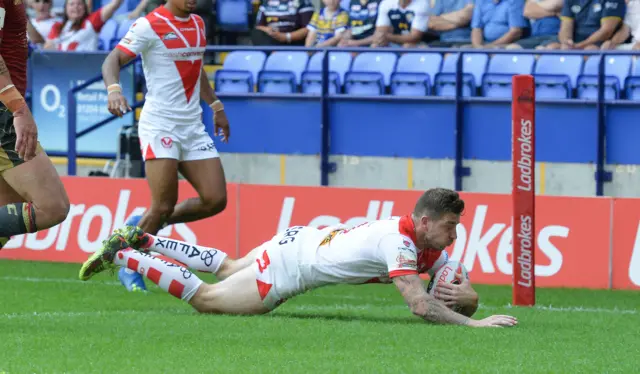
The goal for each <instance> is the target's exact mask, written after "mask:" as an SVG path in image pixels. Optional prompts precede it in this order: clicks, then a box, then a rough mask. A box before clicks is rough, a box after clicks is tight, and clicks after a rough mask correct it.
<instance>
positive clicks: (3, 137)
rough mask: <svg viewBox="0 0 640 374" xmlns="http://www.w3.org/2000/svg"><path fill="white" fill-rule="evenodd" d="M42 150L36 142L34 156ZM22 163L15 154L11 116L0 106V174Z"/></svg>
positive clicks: (14, 134) (14, 133)
mask: <svg viewBox="0 0 640 374" xmlns="http://www.w3.org/2000/svg"><path fill="white" fill-rule="evenodd" d="M42 151H43V149H42V147H41V146H40V142H38V145H37V148H36V154H39V153H40V152H42ZM22 163H24V160H23V159H21V158H20V156H18V153H17V152H16V129H15V127H13V114H11V112H9V111H8V110H7V109H6V108H4V107H3V106H0V173H2V172H4V171H5V170H7V169H11V168H14V167H16V166H18V165H20V164H22Z"/></svg>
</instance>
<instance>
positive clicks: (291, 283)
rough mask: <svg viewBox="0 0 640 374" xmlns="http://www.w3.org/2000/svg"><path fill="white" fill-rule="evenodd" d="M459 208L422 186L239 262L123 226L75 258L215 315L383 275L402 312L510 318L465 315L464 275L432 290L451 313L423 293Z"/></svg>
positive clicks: (249, 310)
mask: <svg viewBox="0 0 640 374" xmlns="http://www.w3.org/2000/svg"><path fill="white" fill-rule="evenodd" d="M463 210H464V202H463V201H462V200H460V198H459V195H458V193H457V192H455V191H451V190H447V189H439V188H438V189H431V190H428V191H426V192H425V193H424V194H423V195H422V196H421V197H420V199H419V200H418V202H417V203H416V206H415V209H414V211H413V213H412V214H409V215H407V216H404V217H401V218H392V219H387V220H378V221H372V222H369V223H365V224H362V225H359V226H356V227H354V228H349V229H347V228H335V227H334V228H325V229H322V230H318V229H316V228H313V227H303V226H297V227H291V228H289V229H287V230H286V231H284V232H281V233H279V234H277V235H276V236H274V237H273V238H272V239H271V240H270V241H267V242H266V243H264V244H262V245H261V246H259V247H257V248H255V249H254V250H253V251H251V252H250V253H249V254H248V255H247V256H245V257H243V258H241V259H239V260H232V259H229V258H228V257H227V255H226V254H225V253H224V252H222V251H219V250H217V249H214V248H204V247H200V246H194V245H190V244H188V243H184V242H178V241H175V240H171V239H166V238H160V237H155V236H153V235H150V234H146V233H144V232H142V230H140V229H139V228H136V227H132V226H130V227H127V228H125V229H124V230H122V231H120V232H116V233H115V234H114V235H113V236H112V237H110V238H109V239H108V240H106V241H105V242H104V245H103V248H101V249H100V250H98V251H97V252H96V253H94V254H93V255H92V256H91V257H90V258H89V259H88V260H87V261H86V262H85V263H84V264H83V266H82V269H81V270H80V279H82V280H88V279H89V278H90V277H91V276H93V275H94V274H97V273H99V272H101V271H103V270H105V269H109V268H112V267H114V266H122V267H128V268H129V269H132V270H135V271H138V272H141V273H144V275H145V276H146V277H147V278H149V279H150V280H151V281H153V282H154V283H156V284H157V285H158V286H160V287H161V288H162V289H164V290H165V291H168V292H169V293H171V294H172V295H173V296H175V297H178V298H180V299H182V300H184V301H186V302H188V303H189V304H191V305H192V306H193V307H194V308H195V309H196V310H197V311H199V312H201V313H224V314H263V313H268V312H269V311H271V310H273V309H275V308H276V307H278V305H280V304H281V303H282V302H284V301H285V300H286V299H289V298H292V297H295V296H296V295H300V294H302V293H304V292H306V291H308V290H312V289H315V288H319V287H322V286H327V285H332V284H364V283H391V282H393V283H394V284H395V285H396V287H397V288H398V290H399V291H400V293H401V294H402V296H403V297H404V299H405V301H406V302H407V304H408V306H409V308H410V309H411V311H412V312H413V313H414V314H415V315H418V316H420V317H422V318H423V319H425V320H427V321H430V322H435V323H445V324H458V325H467V326H473V327H490V326H496V327H497V326H513V325H516V324H517V320H516V319H515V318H514V317H511V316H503V315H495V316H491V317H488V318H485V319H482V320H474V319H471V318H470V317H469V316H470V315H472V314H473V313H474V312H475V309H476V307H477V295H476V294H475V292H474V291H473V290H472V289H471V287H470V286H469V284H468V282H463V284H461V285H448V286H447V287H445V289H446V290H448V291H447V292H442V293H443V294H446V295H447V296H443V298H446V299H448V300H449V301H454V302H455V303H456V304H457V305H458V306H460V307H462V308H463V312H464V313H465V314H467V315H469V316H466V315H462V314H458V313H456V312H454V311H453V310H451V309H449V308H448V307H447V306H446V305H445V303H443V302H442V301H440V300H437V299H435V298H434V297H432V296H431V295H430V294H428V293H427V291H426V290H425V284H424V281H423V280H422V278H420V276H419V275H418V274H419V273H423V272H429V273H431V274H433V272H435V271H436V269H438V267H440V266H441V265H443V264H444V263H445V262H446V261H447V260H448V256H447V254H446V252H445V251H444V248H445V247H447V246H449V245H451V244H452V242H453V241H454V240H455V238H456V226H457V225H458V223H459V222H460V214H461V213H462V211H463ZM133 248H135V249H133ZM149 250H153V251H157V252H160V253H161V254H163V255H165V256H168V257H171V258H174V259H176V260H178V261H180V262H182V263H184V264H186V265H187V266H189V267H191V268H194V269H196V270H200V271H208V272H212V273H214V274H215V275H216V277H218V279H220V282H218V283H216V284H206V283H204V282H203V281H202V280H200V279H199V278H198V277H197V276H196V275H195V274H193V273H192V272H190V271H189V270H188V269H186V268H183V267H180V266H178V265H175V264H172V263H169V262H166V261H163V260H161V259H159V258H157V257H154V256H152V255H150V254H148V253H146V252H148V251H149ZM442 291H444V290H442Z"/></svg>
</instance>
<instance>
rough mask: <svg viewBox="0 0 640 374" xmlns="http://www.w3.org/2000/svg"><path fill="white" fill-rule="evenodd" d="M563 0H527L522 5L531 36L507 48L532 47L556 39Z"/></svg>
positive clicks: (541, 46)
mask: <svg viewBox="0 0 640 374" xmlns="http://www.w3.org/2000/svg"><path fill="white" fill-rule="evenodd" d="M562 3H563V0H527V2H526V3H525V5H524V16H525V17H526V18H528V19H529V22H530V23H531V36H530V37H528V38H524V39H520V40H518V41H517V42H515V43H514V44H510V45H508V46H507V48H512V49H518V48H524V49H533V48H540V49H541V48H543V47H544V45H546V44H548V43H550V42H553V41H554V40H556V38H557V35H558V32H559V31H560V18H559V17H558V16H559V15H560V12H561V11H562Z"/></svg>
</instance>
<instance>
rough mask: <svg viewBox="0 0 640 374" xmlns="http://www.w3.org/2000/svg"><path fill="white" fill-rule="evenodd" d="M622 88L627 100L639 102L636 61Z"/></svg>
mask: <svg viewBox="0 0 640 374" xmlns="http://www.w3.org/2000/svg"><path fill="white" fill-rule="evenodd" d="M624 86H625V91H626V96H627V99H629V100H636V101H637V100H640V63H638V61H637V60H636V62H635V66H634V68H633V71H632V73H631V75H630V76H628V77H627V79H626V80H625V85H624Z"/></svg>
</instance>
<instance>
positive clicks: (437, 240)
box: [424, 213, 460, 250]
mask: <svg viewBox="0 0 640 374" xmlns="http://www.w3.org/2000/svg"><path fill="white" fill-rule="evenodd" d="M459 223H460V216H459V215H457V214H454V213H447V214H444V215H443V216H442V217H440V219H439V220H429V221H427V229H426V230H425V233H424V235H425V240H424V242H425V243H426V244H427V245H428V246H429V247H430V248H433V249H438V250H443V249H445V248H446V247H448V246H450V245H451V244H453V241H454V240H456V238H457V233H456V227H457V226H458V224H459Z"/></svg>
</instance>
